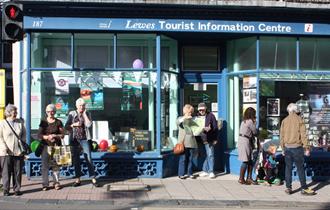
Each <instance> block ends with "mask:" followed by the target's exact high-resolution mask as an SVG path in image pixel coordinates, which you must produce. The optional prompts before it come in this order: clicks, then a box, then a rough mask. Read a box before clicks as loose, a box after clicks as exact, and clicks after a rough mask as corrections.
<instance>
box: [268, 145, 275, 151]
mask: <svg viewBox="0 0 330 210" xmlns="http://www.w3.org/2000/svg"><path fill="white" fill-rule="evenodd" d="M271 149H275V150H276V149H277V146H276V145H275V144H269V146H268V148H267V151H271Z"/></svg>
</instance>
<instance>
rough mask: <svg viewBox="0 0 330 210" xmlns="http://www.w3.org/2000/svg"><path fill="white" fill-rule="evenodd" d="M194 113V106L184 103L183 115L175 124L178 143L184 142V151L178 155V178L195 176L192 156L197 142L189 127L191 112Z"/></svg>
mask: <svg viewBox="0 0 330 210" xmlns="http://www.w3.org/2000/svg"><path fill="white" fill-rule="evenodd" d="M193 113H194V107H193V106H191V105H190V104H186V105H185V106H184V107H183V116H181V117H179V118H178V119H177V125H178V128H179V135H178V143H182V142H183V144H184V147H185V151H184V153H183V154H182V155H180V157H179V168H178V176H179V178H180V179H185V178H187V177H189V178H195V177H194V176H193V174H192V172H193V171H192V167H193V162H192V161H193V156H194V154H195V150H196V148H197V142H196V139H195V136H194V134H193V132H192V131H191V129H190V128H189V122H190V121H191V120H192V114H193Z"/></svg>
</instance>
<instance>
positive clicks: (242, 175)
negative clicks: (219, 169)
mask: <svg viewBox="0 0 330 210" xmlns="http://www.w3.org/2000/svg"><path fill="white" fill-rule="evenodd" d="M245 172H246V167H243V166H241V169H240V172H239V180H238V183H240V184H245V179H244V176H245Z"/></svg>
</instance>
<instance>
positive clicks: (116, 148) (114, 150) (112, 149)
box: [109, 144, 118, 152]
mask: <svg viewBox="0 0 330 210" xmlns="http://www.w3.org/2000/svg"><path fill="white" fill-rule="evenodd" d="M117 150H118V147H117V145H115V144H113V145H111V146H110V148H109V151H110V152H117Z"/></svg>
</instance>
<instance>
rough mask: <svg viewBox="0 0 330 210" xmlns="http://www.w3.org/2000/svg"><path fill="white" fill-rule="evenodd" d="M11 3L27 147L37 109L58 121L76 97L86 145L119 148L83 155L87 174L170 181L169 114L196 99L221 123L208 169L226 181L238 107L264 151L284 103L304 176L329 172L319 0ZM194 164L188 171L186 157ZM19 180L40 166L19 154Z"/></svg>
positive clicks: (329, 41) (327, 88) (232, 162)
mask: <svg viewBox="0 0 330 210" xmlns="http://www.w3.org/2000/svg"><path fill="white" fill-rule="evenodd" d="M18 2H20V3H22V4H23V5H24V30H25V38H24V40H23V41H22V42H20V43H17V44H16V45H17V49H18V50H17V51H16V53H19V54H20V55H21V56H20V57H19V63H20V64H21V65H20V66H22V68H21V69H16V70H17V71H18V72H20V74H19V80H18V81H20V82H18V85H19V86H20V91H18V92H17V93H16V95H17V96H18V100H19V103H20V104H21V105H20V107H21V113H22V116H23V117H24V118H26V126H27V128H28V134H29V135H28V136H31V139H30V141H31V140H32V139H33V138H34V137H35V134H36V132H37V130H38V125H39V122H40V119H41V118H42V117H44V109H45V107H46V105H47V104H49V103H54V104H55V105H56V107H57V117H58V118H59V119H61V120H62V121H64V122H65V121H66V117H67V114H68V112H69V110H73V109H74V108H75V100H76V99H77V98H79V97H83V98H84V99H85V100H86V101H87V107H88V109H89V110H90V111H91V113H92V117H93V140H94V141H97V142H100V141H102V140H106V141H107V142H108V144H109V145H112V144H114V145H116V146H117V147H118V148H119V151H118V152H116V153H111V152H108V151H98V152H94V153H93V157H94V162H95V165H96V171H97V173H98V175H99V176H106V177H107V176H113V177H137V176H138V177H165V176H171V175H175V174H176V170H177V157H176V156H174V155H173V154H172V152H171V151H172V148H173V146H174V145H175V144H176V142H177V140H178V139H177V130H178V129H177V126H176V118H177V117H178V116H179V115H180V114H181V109H182V106H183V105H184V104H186V103H190V104H192V105H193V106H195V107H197V104H198V103H200V102H204V103H206V104H207V106H208V109H209V110H210V111H212V112H213V113H214V114H215V115H216V117H217V119H218V121H219V125H221V126H222V129H221V130H220V133H219V142H220V143H219V144H218V145H217V146H216V152H215V153H216V170H218V171H225V172H231V173H237V172H238V167H239V162H238V160H237V152H236V141H237V139H238V135H239V133H238V132H239V131H238V130H239V125H240V121H241V117H242V113H243V111H244V109H246V108H247V107H254V108H255V109H256V110H257V113H258V119H257V121H258V127H259V128H260V130H265V131H267V132H266V134H267V135H266V136H265V138H266V139H267V140H269V141H270V142H274V143H276V142H278V141H279V125H280V122H281V120H282V119H283V118H284V117H285V116H286V114H287V113H286V106H287V105H288V104H289V103H291V102H297V103H298V104H299V105H300V108H301V115H302V117H304V120H305V123H306V127H307V130H308V133H307V135H308V138H309V140H310V145H311V146H312V147H313V150H314V152H313V153H312V154H313V155H312V157H311V158H309V159H308V161H307V162H308V164H307V165H306V167H308V176H309V177H312V178H324V177H328V176H329V173H330V170H329V168H327V167H329V166H327V165H326V164H324V163H326V162H327V161H328V159H329V158H328V157H330V156H329V155H328V152H327V150H328V145H330V137H328V135H329V132H330V126H329V121H330V120H329V119H330V108H328V103H329V101H328V98H329V97H330V85H329V83H328V82H329V80H330V71H329V70H330V59H329V54H328V53H327V52H328V50H329V48H330V24H329V22H328V20H329V16H330V15H329V14H328V12H329V7H328V4H321V3H322V2H323V3H326V2H325V1H318V2H314V3H318V4H312V6H311V7H308V8H307V7H306V6H305V5H304V4H303V3H299V2H298V3H296V2H291V1H290V2H289V1H279V2H278V1H249V2H252V3H251V5H246V3H245V1H182V2H181V1H176V2H175V3H173V2H172V3H171V2H170V1H149V2H148V1H101V2H100V1H98V2H95V1H75V2H71V1H18ZM183 2H185V3H183ZM187 2H188V3H187ZM271 5H275V6H271ZM141 148H143V149H141ZM320 160H322V161H323V162H320ZM195 163H196V164H195V165H196V167H197V168H198V167H200V165H201V164H200V158H198V157H197V156H196V158H195ZM328 165H329V164H328ZM83 168H84V169H83V170H86V171H87V168H86V167H83ZM27 172H28V175H29V176H31V177H33V176H39V175H40V159H38V158H36V157H33V156H31V158H30V159H29V161H28V164H27ZM62 174H63V175H65V176H71V175H73V170H72V168H71V167H66V168H63V170H62Z"/></svg>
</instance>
